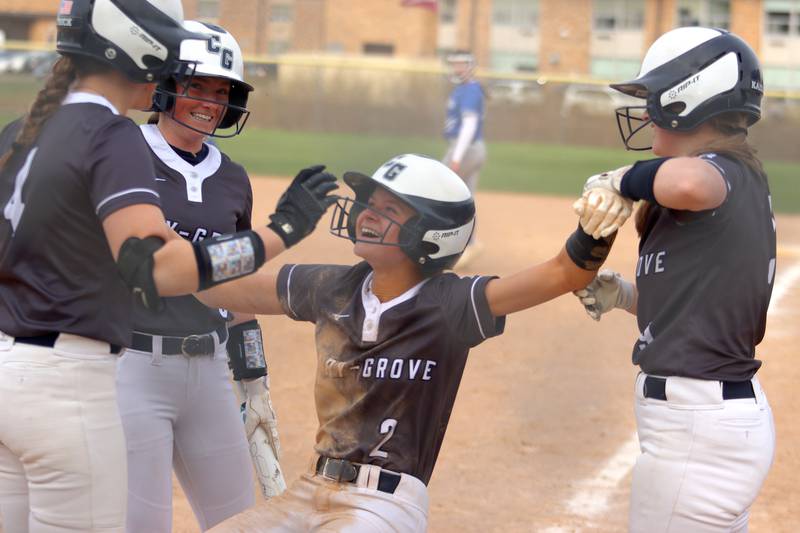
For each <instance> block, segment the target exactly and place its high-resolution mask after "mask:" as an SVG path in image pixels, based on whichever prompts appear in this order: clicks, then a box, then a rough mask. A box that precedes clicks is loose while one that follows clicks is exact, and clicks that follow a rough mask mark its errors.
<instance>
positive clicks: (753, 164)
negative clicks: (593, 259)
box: [636, 112, 767, 237]
mask: <svg viewBox="0 0 800 533" xmlns="http://www.w3.org/2000/svg"><path fill="white" fill-rule="evenodd" d="M708 123H709V124H710V125H711V126H712V127H713V128H714V129H715V130H716V131H717V132H719V133H720V136H718V137H716V138H715V139H714V140H713V141H711V142H709V143H708V144H706V145H704V146H701V147H700V148H698V149H697V150H695V151H694V152H693V153H692V154H690V155H692V156H698V155H701V154H707V153H715V154H719V155H721V156H725V157H727V158H730V159H733V160H735V161H739V162H740V163H742V164H744V165H745V166H746V167H748V168H749V169H750V170H751V171H753V172H754V173H755V175H756V176H758V179H762V180H764V181H767V174H766V173H765V172H764V166H763V165H762V164H761V160H760V159H759V158H758V152H757V150H756V149H755V148H754V147H753V146H752V145H751V144H750V143H749V142H747V126H748V124H747V117H746V116H745V115H744V114H742V113H737V112H730V113H723V114H721V115H717V116H716V117H713V118H711V119H709V121H708ZM659 209H660V208H659V206H657V205H655V204H652V203H650V202H642V203H641V205H640V206H639V209H638V210H637V211H636V232H637V233H638V234H639V236H640V237H641V236H642V234H643V233H644V230H645V229H646V228H647V226H648V224H649V222H650V219H651V217H654V216H655V215H657V214H658V212H659Z"/></svg>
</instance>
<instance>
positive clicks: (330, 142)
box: [219, 128, 800, 213]
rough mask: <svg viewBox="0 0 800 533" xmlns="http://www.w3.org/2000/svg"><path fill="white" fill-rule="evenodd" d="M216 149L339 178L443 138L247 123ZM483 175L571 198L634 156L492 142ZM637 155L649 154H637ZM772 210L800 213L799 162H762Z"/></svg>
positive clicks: (432, 146) (496, 185) (432, 151)
mask: <svg viewBox="0 0 800 533" xmlns="http://www.w3.org/2000/svg"><path fill="white" fill-rule="evenodd" d="M219 144H220V147H221V148H222V149H223V150H225V152H226V153H227V154H228V155H230V156H231V158H232V159H233V160H234V161H238V162H240V163H241V164H243V165H244V166H245V168H247V170H248V172H250V173H251V174H253V175H257V174H262V175H282V176H290V175H294V174H295V173H296V172H297V170H299V169H300V168H302V167H304V166H308V165H310V164H315V163H325V164H327V165H328V168H329V169H330V170H331V171H332V172H334V173H336V174H339V175H341V173H342V172H344V171H346V170H358V171H361V172H366V173H371V172H372V171H373V170H374V169H375V168H376V167H377V166H378V165H380V164H381V163H383V162H384V161H386V160H387V159H389V158H390V157H392V156H394V155H397V154H402V153H407V152H413V153H420V154H428V155H431V156H434V157H439V156H441V155H442V154H443V153H444V149H445V145H444V142H443V141H441V140H438V139H429V138H419V137H388V136H379V135H369V136H367V135H345V134H333V133H308V132H287V131H276V130H266V129H259V128H248V129H247V130H245V132H244V133H243V134H242V135H241V136H240V137H239V138H236V139H227V140H222V141H220V143H219ZM488 151H489V158H488V162H487V164H486V167H485V168H484V170H483V172H482V173H481V181H480V188H481V189H484V190H495V191H511V192H527V193H536V194H550V195H559V196H575V195H576V194H577V193H578V192H579V191H580V190H581V187H582V185H583V182H584V181H585V180H586V178H587V177H588V176H590V175H592V174H595V173H597V172H599V171H603V170H607V169H612V168H617V167H619V166H622V165H625V164H627V163H630V162H632V161H634V160H635V159H636V158H637V154H636V153H630V152H625V151H624V150H622V149H615V148H594V147H584V146H561V145H542V144H528V143H511V142H493V143H489V145H488ZM638 157H639V158H642V157H647V156H646V155H644V154H638ZM765 165H766V168H767V172H768V174H769V177H770V186H771V188H772V197H773V203H774V207H775V210H776V211H778V212H782V213H800V186H798V183H797V181H798V176H800V164H797V163H785V162H777V161H767V162H765Z"/></svg>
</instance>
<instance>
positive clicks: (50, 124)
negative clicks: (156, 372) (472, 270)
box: [0, 0, 335, 532]
mask: <svg viewBox="0 0 800 533" xmlns="http://www.w3.org/2000/svg"><path fill="white" fill-rule="evenodd" d="M182 22H183V9H182V7H181V4H180V2H179V1H178V0H125V1H124V2H121V1H117V0H93V1H90V0H69V1H66V0H65V1H64V2H62V4H61V7H60V9H59V14H58V17H57V24H58V33H57V43H56V47H57V49H58V51H59V52H60V53H61V54H62V55H63V56H64V57H62V58H61V59H60V60H59V61H58V62H57V63H56V65H55V66H54V67H53V73H52V75H51V76H50V77H49V78H48V80H47V81H46V82H45V87H44V89H42V90H41V91H40V92H39V94H38V95H37V97H36V100H35V102H34V104H33V106H32V107H31V111H30V113H29V114H28V116H27V117H26V119H25V122H24V124H23V125H22V127H21V129H20V130H18V134H17V135H16V136H14V135H0V138H3V139H6V140H13V143H12V144H11V145H10V146H9V145H4V146H2V147H0V154H2V157H3V161H2V163H3V166H2V175H0V187H1V190H0V194H2V196H0V206H2V207H3V216H2V218H0V332H3V334H2V335H0V404H2V405H3V409H2V412H1V413H0V509H2V513H3V522H4V527H5V528H6V530H8V531H14V532H18V531H19V532H24V531H27V530H28V528H29V526H30V529H31V530H34V531H59V532H65V531H75V532H78V531H80V532H87V531H101V530H102V531H104V532H112V531H115V532H118V531H122V530H123V526H124V521H125V507H126V493H127V479H126V473H127V472H126V471H127V468H126V466H127V461H126V453H125V440H124V434H123V430H122V425H121V422H120V417H119V411H118V408H117V402H116V387H115V370H116V354H117V353H118V352H119V350H120V347H121V346H130V345H131V336H132V329H133V328H132V314H133V302H134V299H138V300H139V301H141V302H143V303H145V304H146V305H147V306H148V307H152V308H157V307H158V305H159V301H160V296H175V295H179V294H187V293H191V292H195V291H197V290H199V289H201V288H204V287H209V286H212V285H215V284H218V283H222V282H224V281H227V280H230V279H234V278H236V277H239V276H242V275H246V274H249V273H252V272H254V271H255V270H256V269H257V268H258V267H259V266H260V265H261V264H262V263H263V262H264V260H265V257H270V258H271V257H273V256H275V255H276V254H278V253H280V252H281V251H282V250H283V249H285V248H286V247H287V246H289V245H291V244H294V243H296V242H298V241H299V240H300V239H301V238H303V237H304V236H305V235H307V234H308V233H309V232H310V231H311V230H312V229H313V226H314V224H315V223H316V220H317V219H318V217H319V216H321V215H322V213H323V212H324V211H325V207H327V201H328V200H326V199H325V198H324V197H325V195H326V193H327V192H329V191H330V190H331V188H333V187H335V185H334V184H333V183H332V182H331V179H333V178H332V177H329V176H326V175H324V174H318V173H315V172H310V173H302V174H301V175H300V176H299V177H298V178H297V179H296V180H295V181H294V182H293V184H292V185H290V187H289V189H288V190H287V193H286V195H285V196H284V197H283V199H282V200H281V201H280V202H279V204H278V207H277V209H276V212H275V213H274V214H273V216H272V223H271V225H270V226H269V227H263V228H257V229H256V230H254V231H249V232H240V233H237V234H234V235H231V236H229V237H227V238H225V239H220V240H212V239H207V240H206V241H203V242H200V243H189V242H187V241H185V240H183V239H179V238H175V239H170V236H169V234H168V231H167V227H166V224H165V221H164V217H163V215H162V213H161V210H160V207H159V196H158V193H157V191H156V185H155V182H154V173H155V172H154V168H153V163H152V159H151V157H150V154H149V152H148V149H147V145H146V144H145V142H144V139H143V138H142V135H141V132H140V130H139V128H138V127H137V126H136V124H134V123H133V122H132V121H131V120H129V119H127V118H125V117H124V116H123V115H122V114H124V113H125V112H127V111H128V109H132V108H135V109H144V108H146V107H148V106H149V103H148V101H149V99H150V95H151V94H152V90H153V88H154V86H153V85H152V83H155V82H158V81H161V80H163V79H167V78H168V77H171V76H173V75H175V74H179V75H186V74H188V73H189V71H188V70H187V68H186V65H185V64H183V63H181V62H180V61H179V59H178V54H179V49H180V44H181V41H183V40H184V39H200V40H203V41H205V40H206V39H207V37H206V36H205V35H198V34H193V33H189V32H187V31H186V30H185V29H184V28H183V26H182Z"/></svg>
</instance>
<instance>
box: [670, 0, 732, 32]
mask: <svg viewBox="0 0 800 533" xmlns="http://www.w3.org/2000/svg"><path fill="white" fill-rule="evenodd" d="M677 7H678V26H710V27H712V28H724V29H727V28H728V26H730V20H731V3H730V0H678V4H677Z"/></svg>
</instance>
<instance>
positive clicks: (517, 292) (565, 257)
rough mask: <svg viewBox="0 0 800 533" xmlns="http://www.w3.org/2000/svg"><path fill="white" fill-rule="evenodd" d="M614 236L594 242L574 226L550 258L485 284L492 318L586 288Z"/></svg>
mask: <svg viewBox="0 0 800 533" xmlns="http://www.w3.org/2000/svg"><path fill="white" fill-rule="evenodd" d="M614 238H616V233H614V234H612V235H611V236H609V237H603V238H600V239H594V238H592V236H591V235H588V234H587V233H586V232H584V231H583V229H582V228H581V227H580V225H579V226H578V229H577V230H575V232H574V233H573V234H572V235H570V236H569V238H568V239H567V242H566V244H565V245H564V248H562V249H561V251H560V252H559V253H558V255H556V256H555V257H553V258H552V259H550V260H548V261H545V262H543V263H540V264H538V265H535V266H532V267H530V268H528V269H525V270H523V271H521V272H518V273H516V274H514V275H511V276H508V277H506V278H499V279H495V280H492V281H490V282H489V284H488V285H487V286H486V298H487V300H488V302H489V308H490V309H491V311H492V314H493V315H494V316H504V315H507V314H509V313H515V312H517V311H522V310H523V309H527V308H529V307H533V306H535V305H539V304H541V303H544V302H546V301H548V300H552V299H553V298H556V297H558V296H561V295H562V294H566V293H568V292H572V291H575V290H578V289H582V288H584V287H586V286H587V285H588V284H589V282H590V281H591V280H592V279H593V278H594V277H595V273H596V271H597V269H599V268H600V266H602V264H603V262H604V261H605V259H606V257H607V256H608V253H609V252H610V250H611V245H612V243H613V242H614Z"/></svg>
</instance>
